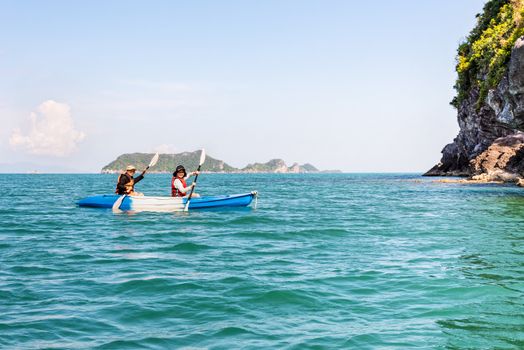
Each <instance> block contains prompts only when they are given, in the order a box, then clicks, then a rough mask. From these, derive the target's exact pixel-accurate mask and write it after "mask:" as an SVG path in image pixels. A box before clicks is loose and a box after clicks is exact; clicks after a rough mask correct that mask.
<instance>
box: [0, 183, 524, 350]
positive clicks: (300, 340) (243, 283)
mask: <svg viewBox="0 0 524 350" xmlns="http://www.w3.org/2000/svg"><path fill="white" fill-rule="evenodd" d="M115 181H116V176H114V175H99V174H91V175H41V174H40V175H29V174H28V175H6V174H4V175H2V176H1V177H0V188H1V189H2V192H3V196H2V197H0V348H6V349H42V348H48V349H85V348H90V349H92V348H94V349H138V348H143V349H166V348H177V349H184V348H186V349H237V348H241V349H269V348H271V349H328V348H329V349H331V348H355V349H378V348H379V349H408V348H413V349H466V348H467V349H491V348H500V349H522V348H524V298H523V297H524V246H523V239H524V229H523V228H524V190H523V189H520V188H517V187H513V186H501V185H461V184H444V183H436V182H434V181H433V180H432V179H427V178H421V177H419V176H418V175H412V174H282V175H277V174H272V175H260V174H257V175H253V174H251V175H243V174H233V175H226V174H202V175H201V177H200V178H199V186H198V192H200V193H202V194H207V195H214V194H226V193H229V194H232V193H243V192H249V191H251V190H255V189H256V190H258V191H259V192H260V197H259V201H258V207H257V209H256V210H255V209H254V208H244V209H229V210H202V211H192V212H189V213H174V214H173V213H135V214H120V215H115V214H113V213H112V212H111V210H105V209H90V208H79V207H77V206H76V204H75V202H76V201H77V200H78V199H80V198H83V197H85V196H88V195H93V194H103V193H111V192H112V190H113V189H114V182H115ZM169 181H170V178H169V176H168V175H160V174H158V175H157V174H151V175H147V176H146V178H145V179H144V180H143V181H142V182H141V183H139V184H138V185H137V189H138V190H140V191H143V192H145V193H146V194H149V195H168V194H169Z"/></svg>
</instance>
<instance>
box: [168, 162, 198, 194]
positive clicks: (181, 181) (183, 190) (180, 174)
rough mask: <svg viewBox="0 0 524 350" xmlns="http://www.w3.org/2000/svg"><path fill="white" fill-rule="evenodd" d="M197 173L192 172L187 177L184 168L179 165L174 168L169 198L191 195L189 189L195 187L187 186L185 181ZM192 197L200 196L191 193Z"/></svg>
mask: <svg viewBox="0 0 524 350" xmlns="http://www.w3.org/2000/svg"><path fill="white" fill-rule="evenodd" d="M197 174H198V171H193V172H192V173H191V174H189V176H188V175H187V173H186V169H185V168H184V166H182V165H179V166H177V167H176V169H175V172H174V173H173V178H172V179H171V196H172V197H185V196H188V195H189V194H190V193H191V189H192V188H193V187H194V186H195V184H194V183H192V184H191V185H189V186H188V185H187V183H186V180H187V179H189V178H190V177H191V176H193V175H197ZM193 197H200V195H198V194H196V193H193Z"/></svg>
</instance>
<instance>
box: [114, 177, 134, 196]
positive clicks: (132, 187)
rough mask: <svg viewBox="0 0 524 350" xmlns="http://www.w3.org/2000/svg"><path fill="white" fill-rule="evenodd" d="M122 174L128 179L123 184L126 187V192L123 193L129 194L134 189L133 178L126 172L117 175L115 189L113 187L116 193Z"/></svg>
mask: <svg viewBox="0 0 524 350" xmlns="http://www.w3.org/2000/svg"><path fill="white" fill-rule="evenodd" d="M122 176H125V177H127V178H128V179H129V182H128V183H126V184H125V187H126V193H125V194H130V193H131V192H133V191H134V189H135V179H133V177H131V176H129V175H127V174H125V173H124V174H120V176H118V181H117V182H116V189H115V193H117V194H118V184H119V183H120V179H121V178H122Z"/></svg>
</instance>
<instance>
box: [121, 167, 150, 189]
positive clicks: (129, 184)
mask: <svg viewBox="0 0 524 350" xmlns="http://www.w3.org/2000/svg"><path fill="white" fill-rule="evenodd" d="M135 172H136V168H135V167H134V166H132V165H128V166H127V168H126V172H125V173H123V174H120V176H119V177H118V182H117V185H116V191H115V193H117V194H127V195H129V196H143V194H142V193H140V192H135V184H136V183H137V182H139V181H140V180H142V179H143V178H144V174H145V173H146V170H144V171H142V174H140V175H138V176H137V177H135V178H133V175H135Z"/></svg>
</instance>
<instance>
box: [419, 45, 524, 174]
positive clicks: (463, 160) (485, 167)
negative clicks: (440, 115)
mask: <svg viewBox="0 0 524 350" xmlns="http://www.w3.org/2000/svg"><path fill="white" fill-rule="evenodd" d="M479 95H480V89H479V87H475V86H474V87H472V88H471V89H470V91H469V94H468V96H467V98H466V99H464V101H462V102H461V104H460V105H459V106H458V114H457V119H458V123H459V126H460V131H459V134H458V135H457V137H456V138H455V139H454V140H453V142H452V143H450V144H448V145H446V146H445V147H444V149H443V150H442V159H441V161H440V162H439V163H438V164H437V165H435V166H434V167H433V168H431V169H430V170H429V171H428V172H427V173H426V174H424V175H426V176H479V175H480V174H481V173H483V172H485V173H486V174H487V173H489V172H490V171H491V172H492V171H493V169H500V170H501V171H505V172H508V173H511V172H512V170H515V169H516V168H515V167H514V165H515V164H514V162H515V160H512V159H516V158H515V157H517V158H518V157H519V154H520V151H519V150H520V146H518V145H519V144H520V143H521V142H522V141H521V138H522V133H519V131H520V130H524V37H521V38H519V39H517V41H516V42H515V45H514V47H513V49H512V51H511V56H510V59H509V64H508V65H507V70H506V72H505V74H504V76H503V78H502V79H501V81H500V82H499V84H498V85H497V87H496V88H494V89H491V90H489V92H488V94H487V96H486V98H485V99H484V100H483V101H479ZM486 152H487V153H486ZM498 155H500V156H501V157H502V158H501V159H498V158H497V156H498ZM495 158H497V159H498V161H496V162H495ZM506 158H507V159H506Z"/></svg>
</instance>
